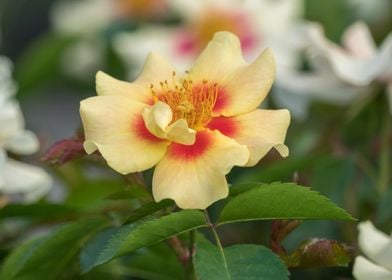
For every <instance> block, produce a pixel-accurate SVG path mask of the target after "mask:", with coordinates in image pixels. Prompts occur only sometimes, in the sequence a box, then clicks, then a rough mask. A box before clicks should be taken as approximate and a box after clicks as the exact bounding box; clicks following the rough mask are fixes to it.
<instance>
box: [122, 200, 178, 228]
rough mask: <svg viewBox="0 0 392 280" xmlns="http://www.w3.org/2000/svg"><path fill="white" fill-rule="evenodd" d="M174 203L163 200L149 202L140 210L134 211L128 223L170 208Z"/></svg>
mask: <svg viewBox="0 0 392 280" xmlns="http://www.w3.org/2000/svg"><path fill="white" fill-rule="evenodd" d="M173 205H174V202H173V201H172V200H169V199H165V200H162V201H160V202H148V203H146V204H144V205H142V206H141V207H140V208H138V209H136V210H134V211H133V212H132V213H131V215H130V216H129V217H128V219H127V220H126V223H132V222H135V221H137V220H140V219H142V218H144V217H147V216H149V215H151V214H153V213H155V212H157V211H159V210H162V209H165V208H167V207H169V206H173Z"/></svg>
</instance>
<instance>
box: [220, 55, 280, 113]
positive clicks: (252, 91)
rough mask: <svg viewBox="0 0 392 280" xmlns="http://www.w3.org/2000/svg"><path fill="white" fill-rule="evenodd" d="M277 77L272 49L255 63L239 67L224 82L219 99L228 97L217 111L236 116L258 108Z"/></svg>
mask: <svg viewBox="0 0 392 280" xmlns="http://www.w3.org/2000/svg"><path fill="white" fill-rule="evenodd" d="M274 79H275V59H274V55H273V53H272V51H271V50H270V49H267V50H265V51H264V52H263V53H262V54H261V55H260V56H259V57H258V58H257V59H256V60H255V61H254V62H253V63H251V64H250V65H248V66H245V67H241V68H239V69H237V70H236V71H235V72H234V73H232V74H231V75H229V77H228V79H226V80H225V81H223V82H222V84H221V86H222V88H223V89H222V90H221V92H220V94H222V95H223V96H221V97H219V96H218V100H219V99H227V100H226V101H225V102H224V106H221V108H216V109H217V110H215V113H220V114H222V115H224V116H235V115H238V114H243V113H248V112H250V111H252V110H254V109H256V108H257V107H258V106H259V105H260V103H261V102H262V101H263V100H264V98H265V97H266V96H267V94H268V92H269V90H270V89H271V86H272V83H273V81H274Z"/></svg>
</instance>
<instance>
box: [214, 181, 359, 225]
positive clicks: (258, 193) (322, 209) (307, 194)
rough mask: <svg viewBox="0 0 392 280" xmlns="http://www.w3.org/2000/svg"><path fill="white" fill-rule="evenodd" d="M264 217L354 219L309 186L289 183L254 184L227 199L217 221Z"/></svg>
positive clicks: (265, 218)
mask: <svg viewBox="0 0 392 280" xmlns="http://www.w3.org/2000/svg"><path fill="white" fill-rule="evenodd" d="M233 188H235V187H233ZM268 219H299V220H303V219H320V220H321V219H327V220H346V221H353V220H354V219H353V218H352V217H351V216H350V215H349V214H348V213H347V212H346V211H345V210H343V209H341V208H339V207H337V206H336V205H335V204H333V203H332V202H330V201H329V200H328V199H327V198H326V197H324V196H321V195H320V194H318V193H317V192H314V191H312V190H310V189H309V188H306V187H302V186H297V185H295V184H292V183H273V184H269V185H259V186H256V187H254V188H252V189H250V190H248V191H245V192H243V193H241V194H239V195H238V196H236V197H235V198H233V199H232V200H230V201H229V202H228V203H227V204H226V206H225V207H224V208H223V210H222V212H221V213H220V217H219V219H218V222H219V224H225V223H232V222H241V221H251V220H268Z"/></svg>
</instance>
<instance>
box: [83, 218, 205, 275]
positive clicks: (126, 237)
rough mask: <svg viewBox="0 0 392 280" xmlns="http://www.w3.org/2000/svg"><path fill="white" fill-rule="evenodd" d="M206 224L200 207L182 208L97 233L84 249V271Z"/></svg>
mask: <svg viewBox="0 0 392 280" xmlns="http://www.w3.org/2000/svg"><path fill="white" fill-rule="evenodd" d="M203 226H205V220H204V215H203V213H202V212H200V211H198V210H183V211H180V212H175V213H172V214H169V215H166V216H163V217H160V218H152V219H151V218H146V219H144V220H139V221H137V222H135V223H131V224H127V225H124V226H122V227H120V228H117V229H111V230H108V231H105V232H103V233H101V234H98V235H97V236H96V237H95V238H94V239H92V240H91V241H90V242H89V243H88V244H87V246H86V247H85V248H84V249H83V251H82V254H81V265H82V270H83V271H84V272H87V271H89V270H91V269H92V268H93V267H95V266H97V265H100V264H103V263H106V262H108V261H110V260H112V259H114V258H116V257H119V256H121V255H125V254H127V253H130V252H133V251H135V250H136V249H139V248H142V247H145V246H149V245H152V244H154V243H157V242H159V241H162V240H165V239H167V238H169V237H171V236H174V235H178V234H181V233H183V232H187V231H189V230H192V229H195V228H200V227H203Z"/></svg>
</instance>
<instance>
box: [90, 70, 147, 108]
mask: <svg viewBox="0 0 392 280" xmlns="http://www.w3.org/2000/svg"><path fill="white" fill-rule="evenodd" d="M95 80H96V90H97V93H98V95H102V96H105V95H116V96H117V95H119V96H125V97H128V98H131V99H133V100H135V101H139V102H144V103H148V104H149V103H151V100H152V97H153V96H152V94H151V91H150V88H149V87H146V86H141V85H137V84H134V83H128V82H124V81H120V80H117V79H115V78H113V77H111V76H109V75H108V74H106V73H104V72H102V71H99V72H98V73H97V75H96V78H95Z"/></svg>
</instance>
